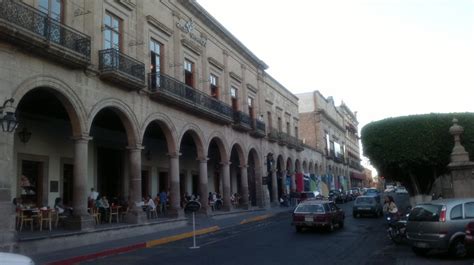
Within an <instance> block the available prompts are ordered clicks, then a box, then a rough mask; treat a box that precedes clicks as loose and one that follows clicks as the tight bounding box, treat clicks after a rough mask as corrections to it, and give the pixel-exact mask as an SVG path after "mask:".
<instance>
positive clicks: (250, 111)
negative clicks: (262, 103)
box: [247, 97, 254, 119]
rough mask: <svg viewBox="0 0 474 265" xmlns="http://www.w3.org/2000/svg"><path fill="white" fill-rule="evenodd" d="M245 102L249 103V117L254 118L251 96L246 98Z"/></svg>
mask: <svg viewBox="0 0 474 265" xmlns="http://www.w3.org/2000/svg"><path fill="white" fill-rule="evenodd" d="M247 102H248V105H249V115H250V118H251V119H253V118H254V110H253V98H251V97H249V98H248V99H247Z"/></svg>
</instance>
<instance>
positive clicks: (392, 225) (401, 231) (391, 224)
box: [385, 209, 410, 244]
mask: <svg viewBox="0 0 474 265" xmlns="http://www.w3.org/2000/svg"><path fill="white" fill-rule="evenodd" d="M409 210H410V209H407V212H408V213H407V214H405V215H404V216H402V217H401V218H394V216H393V215H386V217H385V218H386V220H387V225H388V228H387V234H388V236H389V237H390V239H391V240H392V241H393V242H394V243H395V244H401V243H402V242H403V241H404V240H405V239H406V237H407V235H406V228H407V219H408V216H409V215H410V213H409Z"/></svg>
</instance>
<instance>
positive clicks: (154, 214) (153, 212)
mask: <svg viewBox="0 0 474 265" xmlns="http://www.w3.org/2000/svg"><path fill="white" fill-rule="evenodd" d="M153 218H158V210H157V207H155V208H152V209H151V210H150V219H153Z"/></svg>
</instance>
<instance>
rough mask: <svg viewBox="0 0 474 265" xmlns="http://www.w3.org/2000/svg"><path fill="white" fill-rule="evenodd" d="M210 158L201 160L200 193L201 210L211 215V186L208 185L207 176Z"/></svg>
mask: <svg viewBox="0 0 474 265" xmlns="http://www.w3.org/2000/svg"><path fill="white" fill-rule="evenodd" d="M208 160H209V159H208V158H207V157H206V158H203V159H200V160H199V195H200V196H201V210H200V212H201V213H203V214H205V215H209V214H210V208H209V203H208V197H209V187H208V182H209V180H208V176H207V161H208Z"/></svg>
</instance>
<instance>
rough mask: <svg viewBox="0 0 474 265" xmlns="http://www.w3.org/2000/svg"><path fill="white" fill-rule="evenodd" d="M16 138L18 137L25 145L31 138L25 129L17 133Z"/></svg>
mask: <svg viewBox="0 0 474 265" xmlns="http://www.w3.org/2000/svg"><path fill="white" fill-rule="evenodd" d="M18 136H19V137H20V141H21V142H22V143H24V144H26V143H27V142H28V141H29V140H30V138H31V132H30V131H28V129H26V127H23V129H22V130H21V131H19V132H18Z"/></svg>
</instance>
